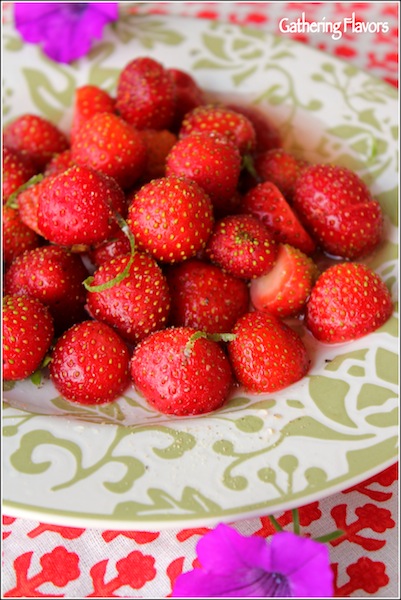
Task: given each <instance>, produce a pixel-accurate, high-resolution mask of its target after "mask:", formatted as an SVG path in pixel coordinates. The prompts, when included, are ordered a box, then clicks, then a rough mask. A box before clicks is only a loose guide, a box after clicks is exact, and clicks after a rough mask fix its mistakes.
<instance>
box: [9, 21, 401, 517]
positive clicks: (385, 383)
mask: <svg viewBox="0 0 401 600" xmlns="http://www.w3.org/2000/svg"><path fill="white" fill-rule="evenodd" d="M188 23H189V21H187V20H184V21H183V22H180V19H169V18H164V17H157V18H155V17H138V16H133V15H127V16H126V17H124V18H122V19H120V20H119V22H118V23H116V24H115V25H114V26H113V27H111V28H109V30H108V31H107V34H106V35H105V38H104V39H103V40H102V42H101V43H99V44H98V45H97V46H96V47H95V48H94V49H93V50H92V51H91V53H90V55H89V56H88V57H87V58H86V59H83V60H81V61H78V62H76V63H75V64H73V65H71V66H65V65H57V64H55V63H52V62H51V61H49V60H48V59H46V58H45V57H44V56H43V55H42V53H41V51H40V49H39V48H38V47H37V46H32V45H25V46H24V45H22V44H20V43H19V40H18V38H17V37H16V36H15V34H14V35H13V34H12V32H11V31H10V30H9V27H7V25H6V26H5V32H4V33H5V37H4V40H5V45H4V48H5V52H6V55H5V59H3V60H4V64H5V67H6V68H5V70H4V75H3V76H4V90H5V94H4V105H3V115H4V119H5V122H8V121H9V120H11V119H12V118H14V117H15V116H17V115H18V114H21V113H23V112H36V113H38V114H43V115H46V116H48V117H49V118H50V119H52V120H54V121H55V122H56V123H58V124H59V126H60V127H61V128H64V129H65V130H68V127H69V125H70V123H71V116H72V102H73V98H74V92H75V89H76V87H78V86H80V85H83V84H86V83H93V84H96V85H100V86H102V87H104V88H105V89H107V90H108V91H110V92H111V93H113V92H114V90H115V85H116V81H117V77H118V73H119V70H120V69H121V68H122V67H123V66H124V65H125V64H127V63H128V62H129V61H130V60H131V59H132V58H134V57H135V56H140V55H145V54H146V55H149V56H153V57H154V58H156V59H157V60H160V62H163V63H164V64H165V65H167V66H170V67H177V68H182V69H183V70H187V71H189V72H192V73H193V74H194V76H195V77H196V78H197V79H198V81H199V83H200V85H201V86H202V87H204V88H205V89H206V90H208V93H209V94H210V98H211V99H216V100H219V99H222V100H224V99H226V98H228V99H230V101H231V102H237V101H238V102H243V103H254V104H257V105H259V106H260V107H261V109H262V110H264V111H265V112H266V114H267V115H268V116H269V117H270V118H271V119H273V120H274V121H275V122H276V123H277V124H278V125H279V126H280V128H281V129H282V131H283V133H284V136H285V144H286V146H287V147H288V148H290V149H291V150H292V151H294V152H295V153H299V155H302V156H304V157H306V158H307V159H309V160H313V161H325V162H327V161H333V162H336V163H338V164H345V165H347V166H349V167H350V168H354V169H356V170H357V171H358V173H359V174H360V175H361V176H362V177H363V178H364V179H365V181H366V182H367V183H368V185H370V186H371V189H372V192H373V193H374V194H375V196H376V197H377V198H378V200H379V201H380V202H381V204H382V206H383V209H384V211H385V213H386V241H385V243H384V244H383V245H382V247H381V248H380V249H379V250H378V252H377V253H376V254H375V256H373V257H369V259H368V260H367V262H368V263H369V264H370V265H371V266H372V267H373V268H374V269H375V270H377V272H379V273H380V274H381V275H382V277H383V278H384V280H385V281H386V284H387V285H388V287H389V289H390V290H391V291H392V293H393V296H394V300H395V302H396V299H397V298H396V294H397V282H398V237H397V233H398V232H397V229H396V227H397V224H398V215H397V176H396V172H397V167H398V165H397V161H398V157H397V153H396V145H397V144H396V141H397V139H398V137H397V136H398V116H397V115H398V111H397V103H396V98H397V95H396V92H395V91H394V90H393V89H392V88H390V87H389V86H387V85H386V84H384V83H382V82H380V81H378V80H376V79H374V78H372V77H370V76H369V75H368V74H365V73H363V72H361V71H359V70H358V69H356V68H355V67H352V66H350V65H347V63H345V62H344V63H343V62H341V61H339V60H336V59H332V58H330V57H328V56H327V55H325V54H323V53H319V52H317V51H314V50H311V49H309V48H308V47H306V46H302V45H299V44H296V43H294V42H291V41H290V40H288V39H286V38H284V37H282V38H279V37H275V36H272V35H268V34H266V33H264V32H262V31H261V30H257V31H256V30H252V29H247V28H239V27H236V26H231V25H226V24H219V23H215V22H213V23H209V22H207V21H204V22H203V21H201V20H199V21H190V31H189V30H188ZM11 64H12V68H11V66H10V65H11ZM27 65H29V67H28V66H27ZM397 336H398V319H397V315H396V313H395V314H394V316H393V317H392V319H390V320H389V321H388V323H386V324H385V325H384V326H383V327H382V328H381V329H380V330H379V331H378V332H375V333H374V334H372V335H370V336H368V337H366V338H363V339H361V340H358V341H356V342H353V343H351V344H348V345H342V346H335V347H328V346H321V345H319V344H318V343H317V342H315V341H314V340H312V339H311V336H309V334H305V333H304V340H305V343H306V344H307V345H308V348H309V350H310V354H311V357H312V367H311V371H310V374H309V375H308V377H306V378H304V379H303V380H302V381H301V382H299V383H298V384H295V385H294V386H291V387H290V388H287V389H286V390H282V391H281V392H278V393H276V394H271V395H262V396H257V395H253V396H252V395H248V394H246V393H244V391H243V390H240V389H239V390H237V391H236V392H235V393H233V395H232V397H231V398H230V400H229V401H228V402H227V404H226V405H225V406H224V407H223V408H222V409H220V410H219V411H217V412H215V413H213V414H212V415H203V416H201V417H197V418H182V419H175V418H174V417H169V416H166V415H161V414H159V413H156V412H155V411H153V409H152V408H151V407H150V406H149V405H147V403H146V402H145V401H144V399H143V398H141V396H140V395H138V394H136V393H135V392H134V390H129V391H127V393H126V394H125V395H124V396H123V397H121V398H120V399H119V400H118V402H115V403H112V404H110V405H104V406H79V405H72V404H71V403H68V402H66V401H65V400H64V399H63V398H60V397H59V396H57V394H56V392H55V390H54V388H53V386H52V385H51V384H50V383H49V381H48V379H47V378H46V377H44V378H43V379H42V381H41V382H40V383H39V385H37V386H36V385H34V383H33V382H32V381H30V380H25V381H23V382H18V383H16V384H14V385H9V386H7V390H6V391H5V400H6V405H5V409H4V418H3V434H4V436H5V440H6V443H5V444H4V450H5V452H4V455H5V456H4V458H3V463H4V470H5V484H6V487H5V490H6V494H5V498H4V502H5V506H7V509H8V511H9V512H10V511H12V510H16V511H18V510H23V511H28V513H33V514H35V515H41V516H43V515H47V514H48V515H52V519H53V520H54V519H57V518H59V519H62V520H63V522H70V523H72V524H73V523H76V522H82V520H85V522H90V521H91V520H92V521H96V520H97V521H96V522H100V521H101V522H102V523H104V524H105V526H106V524H108V525H110V526H113V527H116V528H120V527H122V528H124V527H129V526H135V527H138V526H141V527H146V525H147V524H148V525H149V524H150V523H156V522H157V526H158V527H160V526H163V525H168V524H169V523H170V524H175V523H177V522H181V523H182V522H185V521H187V522H188V521H191V520H192V521H191V522H193V521H200V520H205V519H209V518H213V519H228V518H230V517H231V516H235V515H248V514H254V513H255V514H258V513H259V514H260V512H261V511H263V512H266V511H267V510H269V509H275V510H277V509H278V508H280V507H283V506H295V505H296V504H300V503H302V502H307V501H308V500H309V499H310V498H316V497H320V496H322V495H325V494H328V493H330V492H331V490H335V489H341V487H346V486H347V485H349V484H350V482H355V481H358V480H360V479H363V478H364V477H365V476H366V473H370V472H371V470H372V469H374V468H375V467H377V466H381V465H386V464H390V463H391V462H392V461H395V460H396V457H397V448H396V444H397V440H398V425H397V423H398V421H397V419H398V413H397V410H398V380H397V378H396V375H397V373H398V367H397V363H398V344H397ZM9 481H12V482H13V485H10V483H9ZM80 519H81V521H80Z"/></svg>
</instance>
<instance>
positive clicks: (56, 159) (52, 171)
mask: <svg viewBox="0 0 401 600" xmlns="http://www.w3.org/2000/svg"><path fill="white" fill-rule="evenodd" d="M74 164H75V163H74V160H73V158H72V152H71V148H68V150H64V152H60V154H56V155H55V156H53V158H52V159H51V161H50V162H48V163H47V165H46V169H45V172H44V175H45V176H46V177H47V176H50V175H58V174H59V173H63V171H66V170H67V169H69V168H70V167H73V166H74Z"/></svg>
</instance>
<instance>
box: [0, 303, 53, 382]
mask: <svg viewBox="0 0 401 600" xmlns="http://www.w3.org/2000/svg"><path fill="white" fill-rule="evenodd" d="M53 335H54V328H53V319H52V317H51V315H50V312H49V310H48V308H47V307H46V306H44V305H43V304H42V303H41V302H39V300H36V299H35V298H27V297H25V296H11V295H7V296H5V298H3V377H4V379H5V380H6V381H8V380H10V381H15V380H18V379H25V378H26V377H29V376H30V375H32V373H34V372H35V371H36V370H37V369H38V368H39V367H40V366H41V364H42V361H43V359H44V358H45V355H46V353H47V352H48V350H49V348H50V344H51V342H52V340H53Z"/></svg>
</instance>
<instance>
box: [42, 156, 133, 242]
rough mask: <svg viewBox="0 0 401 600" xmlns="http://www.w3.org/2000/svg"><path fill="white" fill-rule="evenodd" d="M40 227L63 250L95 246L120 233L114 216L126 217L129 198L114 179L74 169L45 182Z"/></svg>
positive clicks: (45, 235) (84, 169) (85, 168)
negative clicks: (118, 214)
mask: <svg viewBox="0 0 401 600" xmlns="http://www.w3.org/2000/svg"><path fill="white" fill-rule="evenodd" d="M45 181H46V185H45V186H44V187H43V189H42V194H41V196H40V198H39V205H38V227H39V230H40V231H41V232H42V234H43V236H44V237H45V238H46V239H47V240H49V241H50V242H53V243H54V244H60V245H61V246H70V247H71V246H74V245H75V244H78V245H84V246H85V245H91V244H96V243H99V242H102V241H103V240H106V239H108V238H109V237H110V236H111V235H112V234H113V232H115V231H116V230H117V229H118V225H117V223H116V221H115V219H114V213H115V212H117V213H122V214H124V213H125V211H126V208H125V196H124V193H123V191H122V190H121V188H120V186H119V185H118V184H117V183H116V181H115V180H114V179H112V178H111V177H107V176H106V175H104V174H103V173H99V172H97V171H94V170H93V169H91V168H89V167H79V166H74V167H71V168H70V169H67V171H64V172H63V173H60V174H59V175H56V176H55V177H53V178H51V179H49V178H47V179H45V180H43V182H42V183H43V184H44V183H45Z"/></svg>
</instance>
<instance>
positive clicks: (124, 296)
mask: <svg viewBox="0 0 401 600" xmlns="http://www.w3.org/2000/svg"><path fill="white" fill-rule="evenodd" d="M110 281H112V282H114V283H113V285H111V286H108V285H107V284H108V283H109V282H110ZM87 287H88V289H89V291H88V293H87V310H88V311H89V314H90V315H91V316H92V317H94V318H96V319H98V320H99V321H103V322H105V323H107V324H108V325H110V326H112V327H113V328H114V329H116V331H117V332H118V333H119V334H120V335H121V336H122V337H123V338H124V339H126V340H127V341H129V342H131V343H134V344H136V343H138V342H139V341H140V340H141V339H143V338H144V337H146V336H147V335H149V333H151V332H152V331H156V330H157V329H162V328H164V327H165V325H166V322H167V317H168V312H169V309H170V292H169V289H168V285H167V281H166V279H165V276H164V275H163V273H162V271H161V269H160V267H159V265H158V264H157V263H156V261H155V260H154V259H153V258H152V257H151V256H149V255H148V254H145V253H142V252H135V253H134V254H133V256H132V258H131V256H130V255H124V256H120V257H118V258H115V259H111V260H109V261H108V262H105V263H103V264H102V265H101V266H100V267H99V268H98V269H97V270H96V271H95V272H94V274H93V280H91V282H90V284H89V285H88V286H87Z"/></svg>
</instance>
